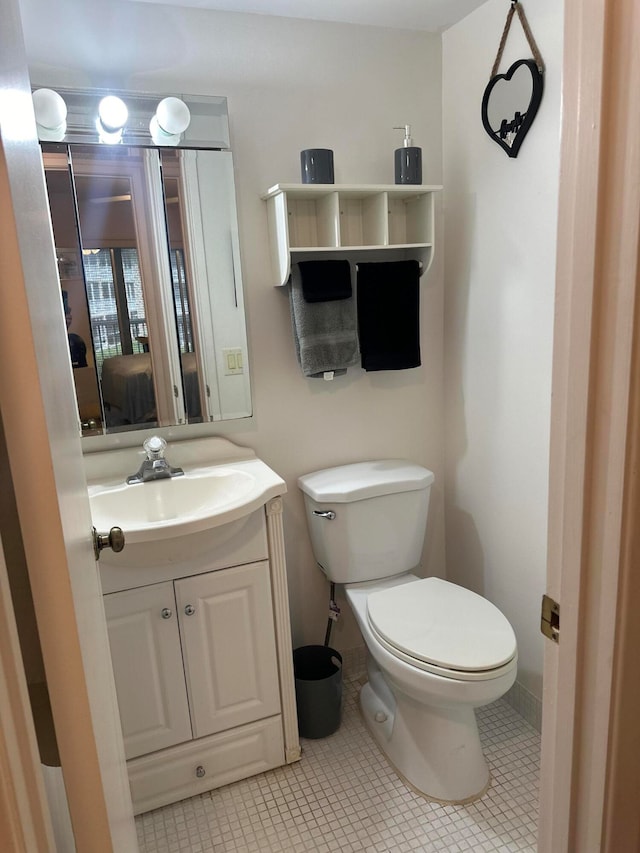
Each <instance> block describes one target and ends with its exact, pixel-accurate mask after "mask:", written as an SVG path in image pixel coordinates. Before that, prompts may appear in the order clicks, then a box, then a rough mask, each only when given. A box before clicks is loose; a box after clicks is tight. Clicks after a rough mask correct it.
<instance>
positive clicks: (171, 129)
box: [149, 97, 191, 145]
mask: <svg viewBox="0 0 640 853" xmlns="http://www.w3.org/2000/svg"><path fill="white" fill-rule="evenodd" d="M190 122H191V112H190V111H189V107H188V106H187V105H186V104H185V102H184V101H182V100H181V99H180V98H175V97H168V98H163V99H162V100H161V101H160V103H159V104H158V106H157V107H156V111H155V114H154V116H153V118H152V119H151V121H150V122H149V133H150V134H151V138H152V139H153V141H154V142H155V144H156V145H177V144H178V143H179V142H180V140H181V138H182V134H183V133H184V132H185V130H186V129H187V128H188V127H189V124H190Z"/></svg>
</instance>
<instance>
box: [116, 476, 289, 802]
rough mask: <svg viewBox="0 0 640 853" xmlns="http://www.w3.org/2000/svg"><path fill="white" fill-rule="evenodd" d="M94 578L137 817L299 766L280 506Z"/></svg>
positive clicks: (152, 548) (145, 553)
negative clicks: (98, 583) (103, 615)
mask: <svg viewBox="0 0 640 853" xmlns="http://www.w3.org/2000/svg"><path fill="white" fill-rule="evenodd" d="M141 488H144V486H142V487H141ZM125 536H126V531H125ZM100 573H101V578H102V583H103V591H104V593H105V595H104V603H105V611H106V615H107V627H108V633H109V642H110V646H111V655H112V662H113V669H114V675H115V681H116V692H117V696H118V704H119V709H120V717H121V722H122V730H123V736H124V742H125V753H126V757H127V769H128V773H129V782H130V786H131V793H132V798H133V804H134V811H135V813H136V814H139V813H141V812H145V811H148V810H150V809H153V808H157V807H159V806H162V805H166V804H167V803H171V802H175V801H177V800H180V799H184V798H185V797H190V796H193V795H195V794H199V793H202V792H204V791H207V790H210V789H212V788H216V787H219V786H221V785H226V784H228V783H229V782H234V781H237V780H239V779H242V778H245V777H247V776H252V775H254V774H256V773H260V772H262V771H265V770H269V769H272V768H274V767H278V766H280V765H282V764H285V763H289V762H292V761H296V760H297V759H299V757H300V746H299V740H298V732H297V718H296V711H295V690H294V680H293V668H292V649H291V635H290V627H289V612H288V599H287V590H286V570H285V562H284V538H283V535H282V499H281V498H279V497H277V498H274V499H272V500H270V501H268V503H267V504H266V505H265V506H264V507H262V508H261V509H259V510H257V511H255V512H253V513H251V514H250V515H248V516H247V517H245V518H241V519H238V520H237V521H235V522H233V523H231V524H229V525H223V526H220V527H217V528H213V529H211V530H206V531H202V532H200V533H196V534H193V535H192V536H187V537H184V539H182V540H178V539H174V540H165V541H164V542H158V543H154V544H153V545H149V547H144V548H143V547H142V546H135V547H132V548H130V549H129V552H128V551H127V548H126V547H125V549H124V551H122V552H121V553H119V554H114V553H113V552H105V553H104V554H103V557H102V558H101V560H100Z"/></svg>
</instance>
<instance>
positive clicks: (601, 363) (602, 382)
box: [538, 0, 640, 853]
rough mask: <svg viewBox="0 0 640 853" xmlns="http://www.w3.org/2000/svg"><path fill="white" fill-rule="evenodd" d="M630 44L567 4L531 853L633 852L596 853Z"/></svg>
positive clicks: (621, 25) (634, 237)
mask: <svg viewBox="0 0 640 853" xmlns="http://www.w3.org/2000/svg"><path fill="white" fill-rule="evenodd" d="M639 33H640V16H639V12H638V7H637V3H635V2H634V0H566V3H565V51H564V81H563V117H562V146H561V171H560V198H559V220H558V246H557V276H556V315H555V333H554V358H553V382H552V389H553V390H552V393H553V400H552V410H551V452H550V466H551V467H550V485H549V544H548V571H547V591H548V593H549V594H550V595H551V596H552V597H553V598H554V599H556V601H558V602H559V603H560V608H561V611H560V626H561V627H560V642H559V644H558V645H555V644H554V643H552V642H551V641H549V642H547V643H546V644H545V670H544V689H543V729H542V766H541V786H540V824H539V838H538V842H539V850H540V851H541V853H563V851H567V853H568V852H569V851H574V850H580V851H581V853H590V851H594V853H595V851H600V850H604V849H612V850H614V849H615V850H618V851H622V850H627V849H628V850H631V849H634V850H635V849H636V848H635V847H634V848H630V847H620V846H618V847H615V845H614V846H613V847H611V848H609V847H608V846H607V845H608V844H609V842H610V840H611V839H608V836H607V833H608V832H609V831H611V830H612V829H613V830H615V827H613V825H612V822H611V821H609V822H608V823H606V822H605V815H606V814H608V813H610V810H611V808H612V806H613V799H612V795H615V796H617V794H618V793H619V789H616V788H615V787H612V786H611V785H610V784H608V776H609V775H610V769H611V768H610V767H609V764H610V762H611V760H612V751H611V749H612V743H611V742H610V737H609V732H610V727H611V726H612V724H613V725H615V723H616V720H617V718H618V708H619V705H618V704H613V705H612V702H611V698H612V687H613V671H614V663H615V662H616V661H617V660H620V659H622V657H621V656H622V655H623V654H624V641H625V639H627V640H628V638H625V637H624V636H621V637H619V638H616V621H617V616H618V613H619V612H620V611H619V602H618V585H619V579H620V578H624V577H625V572H626V567H625V559H626V560H627V567H628V561H629V558H630V557H631V551H630V549H629V548H627V550H626V555H625V553H624V552H623V550H622V547H623V544H624V540H623V536H624V535H625V534H624V530H623V520H624V518H625V517H628V515H629V506H630V505H629V500H630V499H631V500H635V505H634V506H635V508H637V506H638V496H637V495H635V496H634V494H633V493H632V492H631V493H630V492H629V489H628V488H626V484H628V483H629V479H630V477H632V475H633V472H634V467H633V466H634V464H635V457H634V456H633V455H632V454H630V453H629V450H630V447H629V443H628V441H627V438H628V426H629V403H630V399H633V398H635V396H636V393H637V391H636V388H635V386H636V385H637V382H638V370H637V365H635V366H634V365H633V357H634V355H635V351H636V345H635V339H636V337H637V335H638V330H639V328H640V326H639V324H638V318H637V316H636V314H637V311H636V305H637V298H638V269H639V268H638V250H639V243H638V222H639V217H640V157H639V151H640V149H639V148H638V144H637V140H638V138H640V113H639V111H638V110H637V105H636V104H635V103H634V100H633V98H632V94H631V93H635V92H637V90H638V85H640V64H639V63H640V59H639V57H640V41H639ZM634 83H635V86H634ZM636 357H637V356H636ZM636 438H637V437H636ZM627 544H629V537H628V536H627ZM636 550H637V549H636ZM636 557H637V553H636ZM636 562H637V561H636ZM635 653H636V654H637V647H636V652H635ZM617 685H618V688H619V689H620V688H621V689H622V690H624V687H625V684H624V681H621V680H620V679H618V682H617ZM636 704H637V699H636ZM637 719H638V717H637V716H636V718H635V720H636V722H635V726H636V729H637V725H638V724H637ZM614 770H615V768H614ZM633 796H634V798H635V809H636V820H637V812H638V806H640V803H639V802H638V799H637V792H634V795H633Z"/></svg>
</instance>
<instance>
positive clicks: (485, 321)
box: [443, 0, 563, 696]
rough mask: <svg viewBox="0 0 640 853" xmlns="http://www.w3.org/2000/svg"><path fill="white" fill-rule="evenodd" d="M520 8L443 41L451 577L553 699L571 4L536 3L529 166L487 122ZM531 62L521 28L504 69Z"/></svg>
mask: <svg viewBox="0 0 640 853" xmlns="http://www.w3.org/2000/svg"><path fill="white" fill-rule="evenodd" d="M507 11H508V4H507V3H505V2H503V0H490V2H488V3H486V4H485V5H483V6H481V7H480V8H479V9H478V10H477V11H476V12H474V13H473V14H471V15H469V16H468V17H467V18H466V19H464V20H463V21H461V22H460V23H459V24H458V25H456V26H455V27H453V28H451V29H450V30H448V31H447V32H446V33H445V34H444V37H443V114H444V118H443V123H444V150H445V152H446V154H445V163H444V184H445V187H446V197H445V198H446V212H445V232H446V249H445V364H446V369H445V388H446V392H445V394H446V403H445V411H446V424H447V431H446V494H447V501H446V506H445V515H446V547H447V570H448V577H449V578H450V579H451V580H454V581H457V582H459V583H462V584H463V585H465V586H468V587H470V588H471V589H474V590H476V591H478V592H480V593H483V594H484V595H486V596H487V597H488V598H489V599H490V600H491V601H493V602H494V603H495V604H496V605H498V606H499V607H500V608H501V609H502V611H503V612H504V613H505V614H506V615H507V617H508V618H509V620H510V621H511V624H512V625H513V627H514V629H515V631H516V635H517V638H518V645H519V654H520V662H519V675H518V679H519V681H520V682H521V684H523V686H524V687H526V688H527V689H528V690H530V691H531V692H532V693H534V694H535V695H537V696H541V690H542V645H543V639H542V636H541V635H540V632H539V619H540V599H541V596H542V594H543V592H544V584H545V571H546V569H545V566H546V535H547V492H548V453H549V411H550V402H551V357H552V333H553V306H554V266H555V244H556V219H557V193H558V169H559V143H560V130H559V127H560V82H561V81H560V75H561V70H562V63H561V60H562V25H563V3H559V2H558V0H538V2H536V3H530V4H527V7H526V11H527V16H528V20H529V23H530V25H531V28H532V31H533V34H534V36H535V38H536V41H537V43H538V47H539V48H540V51H541V53H542V56H543V58H544V60H545V62H546V69H547V70H546V75H545V91H544V95H543V100H542V104H541V106H540V110H539V112H538V115H537V117H536V119H535V121H534V124H533V126H532V128H531V129H530V131H529V134H528V136H527V138H526V139H525V141H524V143H523V146H522V148H521V149H520V153H519V155H518V157H517V158H515V159H514V158H509V157H507V155H506V154H505V153H504V152H503V151H502V149H501V148H499V146H498V145H497V144H496V143H494V142H492V141H491V139H490V138H489V137H488V135H487V134H486V133H485V131H484V129H483V127H482V123H481V118H480V107H481V103H482V95H483V91H484V88H485V86H486V84H487V82H488V80H489V75H490V72H491V68H492V65H493V62H494V59H495V55H496V51H497V48H498V44H499V41H500V36H501V34H502V29H503V26H504V21H505V18H506V13H507ZM530 56H531V52H530V50H529V49H528V47H527V43H526V40H525V38H524V35H523V32H522V29H521V27H520V25H519V23H518V22H517V18H514V21H513V24H512V28H511V34H510V35H509V39H508V41H507V47H506V50H505V54H504V57H503V60H502V63H501V65H500V69H499V70H500V72H504V71H506V70H507V68H508V67H509V65H510V64H511V63H512V62H514V61H515V60H516V59H520V58H525V57H530Z"/></svg>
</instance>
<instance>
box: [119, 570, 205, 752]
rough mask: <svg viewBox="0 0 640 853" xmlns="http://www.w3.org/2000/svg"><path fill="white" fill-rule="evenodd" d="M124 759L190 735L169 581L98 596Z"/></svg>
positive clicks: (178, 636)
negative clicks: (101, 600) (101, 602)
mask: <svg viewBox="0 0 640 853" xmlns="http://www.w3.org/2000/svg"><path fill="white" fill-rule="evenodd" d="M104 606H105V611H106V614H107V629H108V632H109V644H110V646H111V660H112V661H113V671H114V675H115V681H116V692H117V694H118V706H119V708H120V720H121V722H122V734H123V736H124V747H125V754H126V756H127V758H134V757H135V756H137V755H145V754H146V753H148V752H154V751H155V750H157V749H164V748H165V747H167V746H173V745H174V744H176V743H182V742H183V741H186V740H190V739H191V723H190V720H189V705H188V702H187V693H186V687H185V680H184V671H183V667H182V656H181V654H180V635H179V632H178V619H177V614H176V606H175V598H174V595H173V584H172V583H171V582H167V583H159V584H154V585H152V586H145V587H140V588H139V589H130V590H126V591H125V592H113V593H111V594H110V595H105V596H104Z"/></svg>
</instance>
